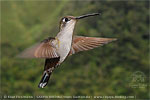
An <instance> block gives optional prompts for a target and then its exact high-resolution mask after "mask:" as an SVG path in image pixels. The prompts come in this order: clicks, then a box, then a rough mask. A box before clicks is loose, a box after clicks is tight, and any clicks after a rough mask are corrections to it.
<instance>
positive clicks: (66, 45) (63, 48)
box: [57, 31, 73, 63]
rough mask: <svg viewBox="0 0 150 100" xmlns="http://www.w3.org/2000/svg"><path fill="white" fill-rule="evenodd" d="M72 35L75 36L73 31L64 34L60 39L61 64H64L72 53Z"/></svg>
mask: <svg viewBox="0 0 150 100" xmlns="http://www.w3.org/2000/svg"><path fill="white" fill-rule="evenodd" d="M72 35H73V31H70V32H67V33H66V32H65V33H62V35H60V36H59V37H58V39H59V46H58V49H57V50H58V51H57V52H58V54H59V55H60V61H59V63H62V62H63V61H64V60H65V59H66V57H67V56H68V54H69V52H70V49H71V44H72Z"/></svg>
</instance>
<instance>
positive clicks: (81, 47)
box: [19, 13, 116, 88]
mask: <svg viewBox="0 0 150 100" xmlns="http://www.w3.org/2000/svg"><path fill="white" fill-rule="evenodd" d="M97 15H101V13H92V14H85V15H82V16H78V17H74V16H66V17H63V18H61V20H60V26H59V32H58V34H57V36H56V37H49V38H47V39H44V40H43V41H41V42H40V43H37V44H35V45H33V46H32V47H30V48H27V49H25V50H24V51H23V52H22V53H21V54H19V57H21V58H44V59H45V65H44V72H43V76H42V78H41V81H40V83H39V85H38V87H39V88H44V87H45V86H46V85H47V84H48V81H49V79H50V76H51V74H52V72H53V71H54V69H55V68H56V67H58V66H59V65H60V64H61V63H63V62H64V60H65V59H66V58H67V57H69V56H71V55H73V54H76V53H78V52H81V51H86V50H90V49H93V48H96V47H98V46H102V45H104V44H107V43H109V42H112V41H114V40H116V38H100V37H85V36H74V28H75V25H76V23H77V21H78V20H80V19H83V18H87V17H90V16H97Z"/></svg>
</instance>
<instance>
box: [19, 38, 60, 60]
mask: <svg viewBox="0 0 150 100" xmlns="http://www.w3.org/2000/svg"><path fill="white" fill-rule="evenodd" d="M54 40H55V38H51V37H49V38H47V39H45V40H43V41H42V42H40V43H37V44H35V45H33V46H32V47H30V48H27V49H26V50H24V51H23V52H22V53H21V54H19V55H18V56H17V57H20V58H57V57H59V55H58V54H57V52H56V48H55V47H54V45H53V43H52V42H53V41H54Z"/></svg>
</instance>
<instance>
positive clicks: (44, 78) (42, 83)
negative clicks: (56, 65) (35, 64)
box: [38, 71, 51, 88]
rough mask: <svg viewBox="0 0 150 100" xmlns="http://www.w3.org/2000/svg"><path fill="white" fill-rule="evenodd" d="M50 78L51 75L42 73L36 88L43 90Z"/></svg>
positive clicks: (45, 72)
mask: <svg viewBox="0 0 150 100" xmlns="http://www.w3.org/2000/svg"><path fill="white" fill-rule="evenodd" d="M50 76H51V73H48V72H47V71H44V74H43V76H42V79H41V81H40V83H39V85H38V87H39V88H44V87H45V86H46V85H47V84H48V81H49V78H50Z"/></svg>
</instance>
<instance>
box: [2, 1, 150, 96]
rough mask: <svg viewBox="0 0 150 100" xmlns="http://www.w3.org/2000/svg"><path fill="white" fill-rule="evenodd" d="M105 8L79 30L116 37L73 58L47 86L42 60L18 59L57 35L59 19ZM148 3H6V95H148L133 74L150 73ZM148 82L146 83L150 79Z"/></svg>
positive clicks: (4, 92) (61, 67) (55, 72)
mask: <svg viewBox="0 0 150 100" xmlns="http://www.w3.org/2000/svg"><path fill="white" fill-rule="evenodd" d="M93 12H101V13H102V15H101V16H97V17H91V18H86V19H83V20H81V21H78V23H77V25H76V28H75V34H76V35H83V36H98V37H113V38H117V39H118V40H117V41H115V42H113V43H110V44H107V45H105V46H103V47H99V48H96V49H93V50H90V51H86V52H81V53H78V54H76V55H73V56H72V57H69V58H68V59H67V60H66V61H65V62H64V63H63V64H62V65H61V66H60V67H59V68H57V69H56V70H55V71H54V72H53V74H52V76H51V79H50V82H49V84H48V86H47V87H46V88H44V89H39V88H38V87H37V85H38V83H39V81H40V78H41V75H42V71H43V65H44V59H19V58H16V55H17V54H19V53H20V52H21V51H22V50H24V49H25V48H27V47H29V46H31V45H33V44H34V43H36V42H39V41H41V40H43V39H45V38H46V37H48V36H52V37H54V36H55V35H56V34H57V33H58V29H59V28H58V26H59V20H60V18H61V17H63V16H66V15H73V16H78V15H82V14H87V13H93ZM148 45H149V1H133V0H131V1H98V0H96V1H93V0H88V1H84V0H83V1H79V0H77V1H67V0H64V1H57V0H56V1H53V0H52V1H26V0H25V1H2V2H1V94H2V95H85V96H86V95H87V96H95V95H97V96H99V95H104V96H105V95H106V96H109V95H126V96H131V95H133V96H136V98H140V99H147V98H148V90H149V89H148V86H147V87H144V88H132V87H131V86H129V83H130V82H131V81H132V80H131V79H130V77H131V76H132V74H133V73H134V72H136V71H141V72H142V73H144V74H145V76H146V77H148V75H149V74H148V71H149V57H148V55H149V53H148V52H149V48H148ZM147 84H148V81H147Z"/></svg>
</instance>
